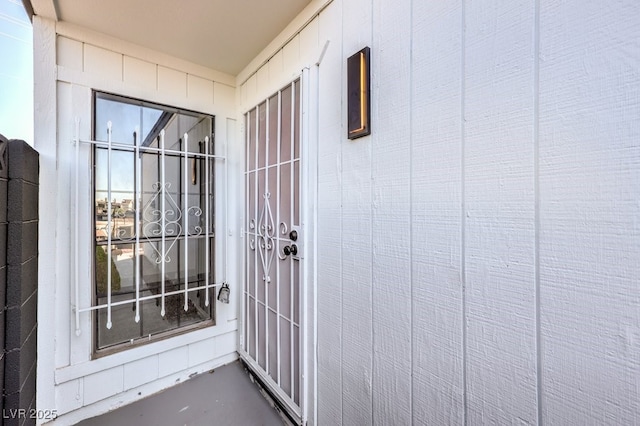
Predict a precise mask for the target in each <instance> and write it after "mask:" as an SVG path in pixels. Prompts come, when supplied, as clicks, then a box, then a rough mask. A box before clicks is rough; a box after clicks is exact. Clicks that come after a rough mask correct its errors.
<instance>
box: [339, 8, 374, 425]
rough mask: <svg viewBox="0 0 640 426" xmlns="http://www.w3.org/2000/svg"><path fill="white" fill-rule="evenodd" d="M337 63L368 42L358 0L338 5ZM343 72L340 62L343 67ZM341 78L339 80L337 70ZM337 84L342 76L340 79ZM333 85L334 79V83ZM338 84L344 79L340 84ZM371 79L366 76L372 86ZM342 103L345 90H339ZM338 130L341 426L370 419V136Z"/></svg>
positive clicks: (367, 11)
mask: <svg viewBox="0 0 640 426" xmlns="http://www.w3.org/2000/svg"><path fill="white" fill-rule="evenodd" d="M342 8H343V9H342V31H343V48H342V57H343V61H345V60H346V58H347V57H348V56H350V55H352V54H354V53H356V52H357V51H359V50H360V49H362V48H363V47H364V46H370V45H371V42H372V35H373V34H372V32H373V26H372V21H371V14H372V10H371V7H370V3H369V2H365V1H364V0H357V1H345V2H343V3H342ZM344 70H345V71H346V66H345V69H344ZM342 78H343V79H344V78H345V74H344V72H343V74H342ZM342 81H343V82H344V81H345V80H342ZM336 83H337V82H336ZM343 84H344V83H343ZM376 84H377V80H376V79H375V76H372V82H371V85H372V87H375V85H376ZM342 101H343V102H344V104H345V105H346V102H347V98H346V92H344V91H343V93H342ZM344 129H345V128H343V133H342V138H343V139H342V164H343V166H344V167H343V171H342V191H341V197H342V266H343V269H342V285H343V287H342V297H343V299H342V303H343V306H342V320H343V326H342V380H343V382H342V388H343V389H342V398H343V401H342V413H343V422H344V423H345V424H370V423H371V422H372V421H373V412H372V409H373V401H372V392H373V389H372V377H373V365H372V363H373V339H374V336H373V322H372V314H373V312H372V297H373V286H372V280H373V277H372V270H373V263H372V258H373V253H372V251H371V245H372V231H373V230H372V226H373V222H372V218H371V211H372V187H371V178H372V175H371V174H372V170H371V161H372V150H371V145H372V139H373V138H372V137H363V138H359V139H356V140H353V141H349V140H347V139H346V131H345V130H344Z"/></svg>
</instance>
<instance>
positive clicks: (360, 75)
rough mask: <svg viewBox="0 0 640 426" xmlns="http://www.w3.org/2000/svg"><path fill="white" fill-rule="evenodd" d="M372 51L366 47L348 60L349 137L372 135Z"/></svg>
mask: <svg viewBox="0 0 640 426" xmlns="http://www.w3.org/2000/svg"><path fill="white" fill-rule="evenodd" d="M370 68H371V67H370V49H369V48H368V47H365V48H364V49H362V50H361V51H359V52H357V53H356V54H355V55H353V56H350V57H349V58H348V59H347V110H348V112H347V116H348V132H349V134H348V137H349V139H356V138H359V137H361V136H367V135H369V134H371V96H370V95H371V84H370V78H369V77H370V75H371V73H370Z"/></svg>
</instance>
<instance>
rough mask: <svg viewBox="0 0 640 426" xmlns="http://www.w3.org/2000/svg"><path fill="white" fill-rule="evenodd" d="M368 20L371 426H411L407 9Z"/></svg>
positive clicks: (380, 9) (396, 6)
mask: <svg viewBox="0 0 640 426" xmlns="http://www.w3.org/2000/svg"><path fill="white" fill-rule="evenodd" d="M372 14H373V20H372V21H373V28H375V31H374V33H373V41H372V45H373V46H374V48H375V50H376V52H378V53H377V54H376V55H375V57H374V60H373V61H372V63H373V66H372V76H373V77H372V80H373V84H372V87H371V92H372V96H375V98H376V99H379V100H380V102H376V103H374V104H373V111H372V119H371V126H372V129H373V131H374V136H373V137H372V138H371V141H370V142H369V141H366V139H365V141H364V143H367V144H368V143H370V144H371V151H372V154H371V158H372V160H371V161H372V164H371V185H372V200H371V203H372V217H371V220H372V225H371V229H372V247H370V250H371V252H372V258H371V261H372V267H373V269H372V272H371V274H372V286H373V293H372V306H373V308H372V309H373V312H372V319H371V320H372V324H373V342H372V343H373V344H372V350H373V361H372V362H373V373H372V375H373V377H372V382H373V384H372V386H373V422H374V423H375V424H411V420H412V419H411V410H412V404H413V398H412V389H411V364H412V359H413V351H412V330H411V324H412V321H413V312H412V310H411V296H412V285H413V281H412V275H411V249H412V247H411V244H412V241H411V205H410V203H411V194H410V187H411V185H410V175H411V142H412V140H411V114H410V108H411V104H410V103H409V102H407V100H408V99H411V77H412V70H411V54H410V51H411V36H412V34H411V26H410V25H406V23H407V22H411V3H410V2H403V3H398V2H397V1H394V0H376V1H374V2H373V13H372ZM355 143H356V144H361V143H362V142H355Z"/></svg>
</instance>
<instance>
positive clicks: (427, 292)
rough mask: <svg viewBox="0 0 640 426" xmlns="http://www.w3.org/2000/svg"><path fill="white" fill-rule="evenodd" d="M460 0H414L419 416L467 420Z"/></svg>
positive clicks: (426, 421) (429, 420)
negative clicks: (465, 402)
mask: <svg viewBox="0 0 640 426" xmlns="http://www.w3.org/2000/svg"><path fill="white" fill-rule="evenodd" d="M461 13H462V7H461V2H460V1H457V2H440V1H429V2H414V4H413V12H412V16H413V21H412V22H413V25H412V44H411V47H412V49H413V63H412V88H411V89H412V90H411V92H412V94H411V117H412V149H411V170H412V173H411V201H412V203H411V210H412V215H411V219H412V224H411V227H412V232H411V241H412V250H413V252H412V253H411V259H412V264H411V268H412V276H413V287H414V288H413V298H412V302H413V304H412V309H413V324H412V335H413V342H412V344H413V353H414V359H413V362H412V374H413V387H412V390H413V392H412V393H413V401H414V405H413V417H412V420H413V422H414V423H415V424H423V425H432V424H454V425H455V424H458V425H460V424H463V422H464V402H463V394H464V389H463V339H462V281H461V279H462V272H461V256H462V252H461V250H462V249H461V242H462V233H461V229H462V226H461V202H462V182H461V177H462V171H461V159H462V145H461V117H460V112H461V105H462V98H461V96H462V91H461V81H460V80H461V79H460V78H461V72H462V68H461V66H462V26H461V22H462V21H461Z"/></svg>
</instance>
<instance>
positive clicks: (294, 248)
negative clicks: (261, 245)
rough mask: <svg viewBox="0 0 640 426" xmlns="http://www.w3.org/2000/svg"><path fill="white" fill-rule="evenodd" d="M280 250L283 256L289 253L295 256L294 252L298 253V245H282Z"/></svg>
mask: <svg viewBox="0 0 640 426" xmlns="http://www.w3.org/2000/svg"><path fill="white" fill-rule="evenodd" d="M282 252H283V253H284V255H285V256H289V255H290V254H292V255H294V256H295V255H296V254H298V246H297V245H295V244H291V245H290V246H284V248H283V249H282Z"/></svg>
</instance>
